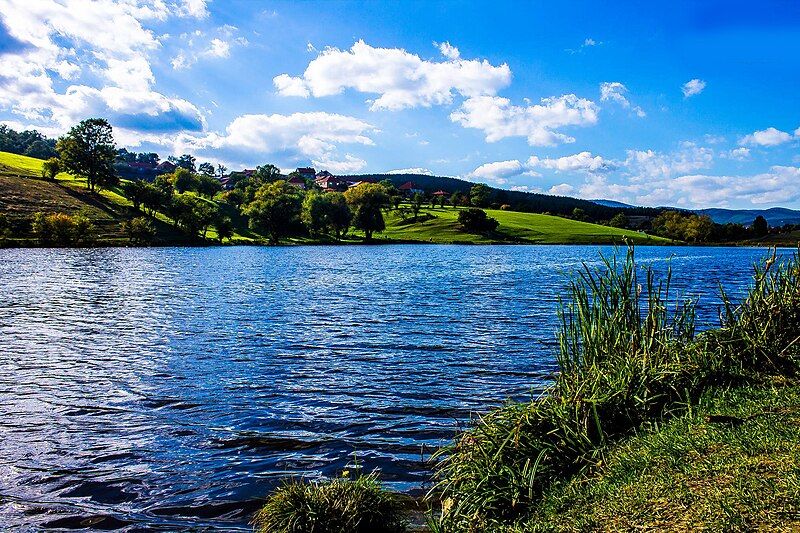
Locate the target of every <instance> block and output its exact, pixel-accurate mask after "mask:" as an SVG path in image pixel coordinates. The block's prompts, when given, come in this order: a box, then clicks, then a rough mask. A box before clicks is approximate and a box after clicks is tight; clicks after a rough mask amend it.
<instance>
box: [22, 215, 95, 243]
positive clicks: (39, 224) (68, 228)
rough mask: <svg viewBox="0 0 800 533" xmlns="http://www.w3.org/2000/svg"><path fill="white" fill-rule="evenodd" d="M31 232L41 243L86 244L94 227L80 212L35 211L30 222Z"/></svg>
mask: <svg viewBox="0 0 800 533" xmlns="http://www.w3.org/2000/svg"><path fill="white" fill-rule="evenodd" d="M31 229H32V230H33V234H34V235H35V236H36V238H37V239H39V242H41V243H42V244H57V245H75V244H86V243H87V242H89V240H90V239H91V234H92V231H93V229H94V227H93V225H92V223H91V221H90V220H89V219H88V218H87V217H86V216H84V215H82V214H77V215H68V214H66V213H49V214H47V213H42V212H39V213H35V214H34V215H33V222H32V224H31Z"/></svg>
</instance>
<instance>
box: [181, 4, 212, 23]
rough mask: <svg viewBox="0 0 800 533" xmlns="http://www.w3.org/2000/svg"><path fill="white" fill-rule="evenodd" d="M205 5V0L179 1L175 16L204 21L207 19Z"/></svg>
mask: <svg viewBox="0 0 800 533" xmlns="http://www.w3.org/2000/svg"><path fill="white" fill-rule="evenodd" d="M207 4H208V2H207V1H206V0H180V2H179V3H178V12H177V15H178V16H179V17H193V18H198V19H204V18H206V17H208V6H207Z"/></svg>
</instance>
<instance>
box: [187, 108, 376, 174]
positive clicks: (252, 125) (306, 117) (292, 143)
mask: <svg viewBox="0 0 800 533" xmlns="http://www.w3.org/2000/svg"><path fill="white" fill-rule="evenodd" d="M373 131H374V128H373V127H372V126H371V125H370V124H368V123H366V122H364V121H362V120H359V119H357V118H355V117H350V116H346V115H338V114H334V113H324V112H313V113H293V114H291V115H280V114H273V115H255V114H254V115H242V116H240V117H237V118H236V119H234V120H233V122H231V123H230V124H229V125H228V127H227V128H226V129H225V132H224V133H222V134H219V133H213V132H212V133H207V134H204V135H183V136H180V137H179V138H178V140H177V142H176V147H175V151H176V152H181V151H184V152H191V153H200V154H202V153H208V152H209V151H219V152H220V153H223V154H226V156H227V157H228V158H231V159H234V158H239V159H243V158H245V159H248V160H258V158H262V157H265V156H276V155H277V156H279V157H281V158H283V159H285V160H292V161H300V160H305V161H309V160H310V161H312V162H313V164H314V165H316V166H320V167H324V168H327V169H328V170H331V171H333V172H355V171H357V170H360V169H361V168H363V167H364V166H365V165H366V163H365V162H364V161H363V160H362V159H358V158H357V157H355V156H352V155H350V154H347V155H345V156H344V157H341V156H339V155H338V147H339V146H340V145H346V144H357V145H359V144H360V145H373V144H374V142H373V140H372V138H371V137H370V136H369V134H370V133H371V132H373Z"/></svg>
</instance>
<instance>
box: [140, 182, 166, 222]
mask: <svg viewBox="0 0 800 533" xmlns="http://www.w3.org/2000/svg"><path fill="white" fill-rule="evenodd" d="M172 192H173V190H172V187H169V188H167V189H166V190H165V188H164V187H163V186H161V187H159V185H158V184H157V183H145V184H144V194H143V197H142V207H144V208H145V209H147V210H148V211H150V215H153V214H154V213H155V212H156V211H160V210H162V209H165V208H166V207H167V206H168V205H169V204H170V203H171V201H172Z"/></svg>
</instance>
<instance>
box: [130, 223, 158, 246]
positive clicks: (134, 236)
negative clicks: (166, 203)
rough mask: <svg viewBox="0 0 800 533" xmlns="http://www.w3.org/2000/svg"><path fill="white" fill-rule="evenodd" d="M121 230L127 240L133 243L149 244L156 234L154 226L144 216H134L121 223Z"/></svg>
mask: <svg viewBox="0 0 800 533" xmlns="http://www.w3.org/2000/svg"><path fill="white" fill-rule="evenodd" d="M122 231H124V232H125V234H126V235H127V236H128V240H129V241H130V243H131V244H134V245H143V244H150V243H151V242H153V238H154V237H155V236H156V228H155V226H153V223H152V222H150V221H149V220H147V219H146V218H144V217H136V218H133V219H131V220H126V221H124V222H123V223H122Z"/></svg>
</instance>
